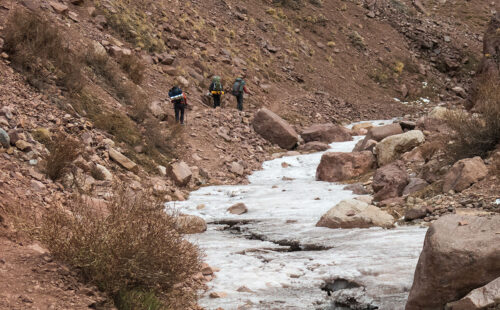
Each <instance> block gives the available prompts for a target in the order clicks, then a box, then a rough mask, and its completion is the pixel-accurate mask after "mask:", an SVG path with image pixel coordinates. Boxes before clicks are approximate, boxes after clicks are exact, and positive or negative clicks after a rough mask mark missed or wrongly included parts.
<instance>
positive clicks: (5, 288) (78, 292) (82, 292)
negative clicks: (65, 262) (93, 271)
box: [0, 239, 103, 309]
mask: <svg viewBox="0 0 500 310" xmlns="http://www.w3.org/2000/svg"><path fill="white" fill-rule="evenodd" d="M21 244H22V243H21ZM21 244H19V243H14V242H12V241H9V240H6V239H0V308H1V309H96V307H97V306H98V305H99V304H100V303H102V301H103V298H102V296H99V293H97V292H96V290H95V289H93V288H91V287H88V286H85V285H83V284H81V283H79V282H78V280H77V277H76V276H75V274H74V273H73V272H71V271H69V269H68V268H66V267H65V266H62V265H61V264H59V263H57V262H54V261H53V260H52V258H51V257H50V255H49V254H47V253H46V251H45V250H44V249H43V248H41V247H40V246H39V245H38V244H31V245H21Z"/></svg>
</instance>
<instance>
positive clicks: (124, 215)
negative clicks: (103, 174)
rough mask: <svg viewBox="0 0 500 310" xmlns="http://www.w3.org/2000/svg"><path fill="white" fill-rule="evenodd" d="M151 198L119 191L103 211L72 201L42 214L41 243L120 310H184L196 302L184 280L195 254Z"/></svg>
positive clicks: (196, 263)
mask: <svg viewBox="0 0 500 310" xmlns="http://www.w3.org/2000/svg"><path fill="white" fill-rule="evenodd" d="M151 196H152V195H149V194H148V193H147V192H142V193H140V194H137V193H130V192H127V191H126V190H124V189H121V190H117V191H116V192H115V193H114V196H113V198H112V200H111V201H110V202H109V203H107V204H106V205H105V206H103V205H97V204H96V203H92V201H91V200H85V199H83V198H75V200H74V202H73V203H72V204H71V205H70V209H69V210H62V209H59V208H57V207H54V208H51V209H49V210H48V211H47V212H46V214H45V215H44V217H43V221H42V225H41V229H40V238H41V240H42V242H43V243H44V244H45V245H46V246H47V247H48V249H49V250H50V251H51V253H52V254H53V255H54V257H55V258H56V259H58V260H61V261H63V262H64V263H66V264H68V265H70V266H71V267H73V268H75V269H76V270H78V271H79V272H80V274H81V276H82V277H83V278H84V280H86V281H88V282H91V283H93V284H95V285H97V286H98V287H99V288H100V289H102V290H103V291H105V292H107V293H109V294H110V296H112V297H113V298H114V300H115V304H116V306H117V307H118V308H119V309H186V308H188V307H189V306H192V305H193V304H194V303H195V302H196V291H197V290H198V289H199V284H197V282H194V281H189V279H191V278H192V277H193V276H194V275H195V274H196V273H198V272H199V271H200V269H201V267H200V264H201V263H200V253H199V251H198V249H197V247H196V246H194V245H193V244H191V243H189V242H187V241H186V240H184V238H183V236H182V235H181V234H180V233H179V232H178V231H177V230H176V216H175V215H172V214H167V213H165V212H164V207H163V206H162V204H161V203H158V202H156V201H154V200H152V199H151V198H150V197H151ZM173 305H175V306H173Z"/></svg>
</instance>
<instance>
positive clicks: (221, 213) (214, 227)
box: [170, 121, 426, 310]
mask: <svg viewBox="0 0 500 310" xmlns="http://www.w3.org/2000/svg"><path fill="white" fill-rule="evenodd" d="M374 124H382V122H380V121H378V122H374ZM360 138H361V137H357V138H356V139H355V141H351V142H341V143H332V144H331V145H330V146H331V149H330V150H329V151H336V152H350V151H351V150H352V149H353V147H354V145H355V143H356V142H357V141H358V140H359V139H360ZM321 155H322V153H314V154H309V155H299V156H291V157H283V158H280V159H276V160H272V161H268V162H265V163H264V164H263V167H262V170H260V171H257V172H254V173H253V174H252V175H251V176H249V181H250V184H249V185H241V186H239V185H238V186H211V187H204V188H201V189H200V190H198V191H195V192H193V193H191V196H190V198H189V200H188V201H185V202H175V203H170V206H173V207H175V208H178V209H179V210H180V211H181V212H183V213H186V214H193V215H198V216H200V217H202V218H204V219H205V220H206V221H207V223H209V226H208V227H209V228H208V231H207V232H205V233H203V234H199V235H193V236H190V240H191V241H193V242H194V243H196V244H198V245H199V246H200V248H201V249H203V251H204V252H205V254H206V258H205V260H206V262H207V263H208V264H209V265H210V266H212V267H214V268H217V269H220V271H218V272H216V278H215V279H214V280H213V281H211V282H209V283H208V286H209V287H210V290H209V291H208V293H207V294H205V295H204V296H203V298H202V299H201V301H200V305H202V306H204V307H205V308H206V309H210V310H212V309H214V310H215V309H217V308H218V307H222V308H223V309H225V310H230V309H351V308H349V307H346V306H345V305H346V304H349V305H351V306H352V307H353V308H352V309H377V307H378V309H384V310H391V309H394V310H400V309H404V303H405V300H406V298H407V295H408V291H409V289H410V287H411V284H412V279H413V272H414V270H415V266H416V264H417V260H418V257H419V254H420V251H421V249H422V244H423V240H424V236H425V232H426V230H425V229H424V228H420V227H398V228H396V229H390V230H385V229H381V228H372V229H328V228H321V227H316V226H315V224H316V222H317V221H318V220H319V219H320V217H321V216H322V215H323V214H324V213H326V212H327V211H328V210H329V209H330V208H331V207H333V206H334V205H335V204H337V203H338V202H340V201H341V200H344V199H347V198H354V197H356V195H354V194H352V192H350V191H345V190H343V187H344V186H343V185H338V184H335V183H327V182H318V181H316V180H315V174H316V167H317V166H318V164H319V162H320V159H321ZM283 163H286V164H283ZM239 202H242V203H244V204H245V205H246V206H247V207H248V213H246V214H243V215H232V214H230V213H229V212H227V209H228V208H229V207H230V206H232V205H234V204H236V203H239ZM202 204H203V205H204V208H203V209H201V210H198V209H199V208H198V206H199V205H202ZM325 285H326V286H327V287H328V288H329V290H331V291H333V292H331V296H329V294H327V292H326V291H324V290H322V289H321V288H322V287H324V286H325ZM346 285H347V286H348V288H347V289H342V288H343V287H345V286H346ZM356 286H359V287H356ZM210 292H219V293H224V295H225V294H227V295H226V296H225V297H224V298H216V299H214V298H210V297H209V296H208V295H209V293H210ZM356 304H357V306H358V308H355V307H354V306H353V305H356Z"/></svg>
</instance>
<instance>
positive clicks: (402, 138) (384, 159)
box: [374, 130, 425, 167]
mask: <svg viewBox="0 0 500 310" xmlns="http://www.w3.org/2000/svg"><path fill="white" fill-rule="evenodd" d="M424 142H425V136H424V133H423V132H422V131H420V130H412V131H408V132H405V133H402V134H398V135H393V136H390V137H387V138H384V139H383V140H382V141H381V142H380V143H378V144H377V146H376V147H375V151H374V152H375V154H377V161H378V165H379V166H380V167H382V166H384V165H387V164H390V163H391V162H393V161H395V160H398V159H399V158H400V157H401V155H402V154H404V153H406V152H408V151H411V150H412V149H414V148H415V147H417V146H419V145H420V144H422V143H424Z"/></svg>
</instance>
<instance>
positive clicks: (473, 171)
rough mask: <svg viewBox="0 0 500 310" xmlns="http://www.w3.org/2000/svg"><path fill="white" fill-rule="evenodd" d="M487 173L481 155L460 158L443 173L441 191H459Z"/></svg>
mask: <svg viewBox="0 0 500 310" xmlns="http://www.w3.org/2000/svg"><path fill="white" fill-rule="evenodd" d="M487 175H488V168H487V167H486V165H485V164H484V162H483V160H482V159H481V157H474V158H467V159H462V160H460V161H457V162H456V163H455V164H454V165H453V167H451V169H450V171H448V173H447V174H446V175H445V177H444V184H443V191H444V192H445V193H447V192H449V191H450V190H454V191H456V192H461V191H463V190H464V189H466V188H468V187H470V186H471V185H472V184H474V183H476V182H478V181H480V180H482V179H484V178H485V177H486V176H487Z"/></svg>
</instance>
